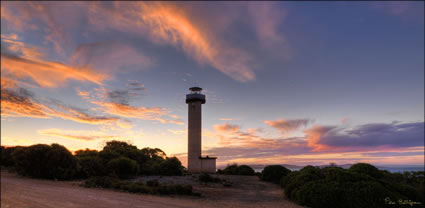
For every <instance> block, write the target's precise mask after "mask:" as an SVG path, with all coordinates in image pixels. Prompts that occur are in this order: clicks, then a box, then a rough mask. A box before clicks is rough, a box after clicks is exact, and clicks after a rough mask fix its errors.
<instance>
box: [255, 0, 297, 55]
mask: <svg viewBox="0 0 425 208" xmlns="http://www.w3.org/2000/svg"><path fill="white" fill-rule="evenodd" d="M247 10H248V14H249V17H250V18H248V19H249V20H250V21H251V22H252V23H253V24H252V25H253V27H254V29H255V33H256V35H257V38H258V40H259V41H260V44H261V46H262V47H264V48H267V49H278V50H279V53H278V54H279V57H281V58H285V59H290V58H291V57H292V53H291V48H290V45H289V43H288V41H287V40H286V38H285V36H284V34H283V33H282V32H281V31H280V27H281V25H282V23H283V21H284V20H285V18H286V16H287V13H288V12H287V11H286V10H285V9H283V8H281V7H280V6H279V4H278V2H247Z"/></svg>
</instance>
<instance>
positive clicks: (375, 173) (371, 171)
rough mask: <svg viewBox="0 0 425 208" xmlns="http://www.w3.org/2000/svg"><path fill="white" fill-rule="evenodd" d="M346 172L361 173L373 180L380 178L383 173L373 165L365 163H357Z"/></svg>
mask: <svg viewBox="0 0 425 208" xmlns="http://www.w3.org/2000/svg"><path fill="white" fill-rule="evenodd" d="M348 170H350V171H352V172H356V173H363V174H366V175H369V176H372V177H374V178H382V177H383V173H382V172H381V171H379V170H378V168H376V167H375V166H373V165H370V164H367V163H357V164H354V165H352V166H351V167H350V168H349V169H348Z"/></svg>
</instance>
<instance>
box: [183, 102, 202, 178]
mask: <svg viewBox="0 0 425 208" xmlns="http://www.w3.org/2000/svg"><path fill="white" fill-rule="evenodd" d="M188 114H189V115H188V116H189V122H188V128H189V130H188V140H189V141H188V168H187V169H188V172H201V159H200V158H201V154H202V153H201V146H202V135H201V133H202V103H201V101H194V102H190V103H188Z"/></svg>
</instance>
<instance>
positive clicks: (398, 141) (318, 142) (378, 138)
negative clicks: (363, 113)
mask: <svg viewBox="0 0 425 208" xmlns="http://www.w3.org/2000/svg"><path fill="white" fill-rule="evenodd" d="M305 133H306V135H307V139H308V145H309V146H310V147H312V148H313V151H322V150H327V149H330V148H334V149H335V148H345V149H347V148H348V149H356V148H376V147H381V146H387V147H414V146H424V122H413V123H399V122H393V123H390V124H385V123H375V124H364V125H360V126H357V127H355V128H351V129H349V128H344V127H341V128H338V127H337V126H314V127H312V128H310V129H307V130H306V131H305Z"/></svg>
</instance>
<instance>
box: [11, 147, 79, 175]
mask: <svg viewBox="0 0 425 208" xmlns="http://www.w3.org/2000/svg"><path fill="white" fill-rule="evenodd" d="M12 157H13V160H14V162H15V168H16V171H17V172H18V173H19V174H21V175H24V176H31V177H35V178H46V179H60V180H66V179H71V178H73V177H74V175H75V173H76V172H77V161H76V159H75V158H74V156H73V155H72V154H71V153H70V152H69V151H68V150H67V149H66V148H65V147H63V146H61V145H58V144H52V145H45V144H37V145H32V146H29V147H23V148H17V149H16V150H15V151H13V153H12Z"/></svg>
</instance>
